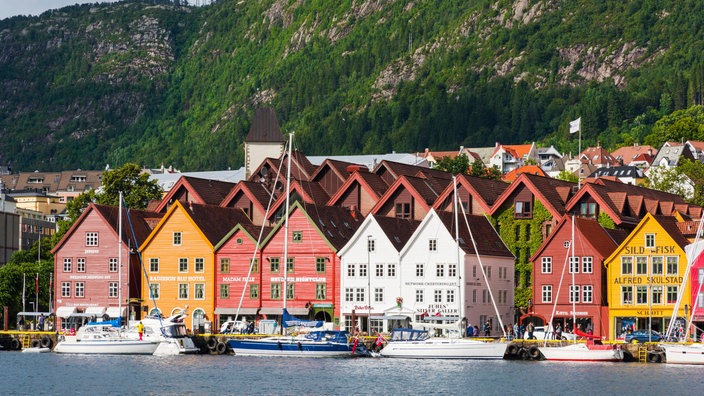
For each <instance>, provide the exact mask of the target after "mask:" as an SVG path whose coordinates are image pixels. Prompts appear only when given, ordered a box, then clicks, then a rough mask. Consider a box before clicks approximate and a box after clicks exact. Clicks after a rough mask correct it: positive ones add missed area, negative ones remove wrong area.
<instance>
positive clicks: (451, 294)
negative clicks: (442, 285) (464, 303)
mask: <svg viewBox="0 0 704 396" xmlns="http://www.w3.org/2000/svg"><path fill="white" fill-rule="evenodd" d="M447 302H449V303H453V302H455V291H454V290H448V291H447Z"/></svg>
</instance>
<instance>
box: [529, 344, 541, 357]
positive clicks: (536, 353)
mask: <svg viewBox="0 0 704 396" xmlns="http://www.w3.org/2000/svg"><path fill="white" fill-rule="evenodd" d="M528 355H530V357H531V358H532V359H538V358H539V357H540V349H538V347H537V346H535V345H533V346H532V347H530V348H528Z"/></svg>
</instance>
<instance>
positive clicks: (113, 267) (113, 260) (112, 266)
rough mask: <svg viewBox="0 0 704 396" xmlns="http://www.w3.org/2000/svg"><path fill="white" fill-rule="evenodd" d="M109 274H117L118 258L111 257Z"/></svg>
mask: <svg viewBox="0 0 704 396" xmlns="http://www.w3.org/2000/svg"><path fill="white" fill-rule="evenodd" d="M108 272H117V258H116V257H110V258H109V259H108Z"/></svg>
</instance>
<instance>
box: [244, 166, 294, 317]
mask: <svg viewBox="0 0 704 396" xmlns="http://www.w3.org/2000/svg"><path fill="white" fill-rule="evenodd" d="M283 163H284V161H283V154H282V155H281V160H280V161H279V168H278V169H277V170H276V177H275V178H274V185H273V187H272V188H271V192H270V193H269V202H268V203H267V205H266V211H264V219H263V220H262V226H261V227H259V236H258V237H257V243H256V245H255V246H254V253H253V254H252V258H251V259H250V260H249V270H248V272H247V279H246V280H245V283H244V286H243V287H242V294H241V295H240V302H239V304H238V305H237V312H235V321H237V320H238V319H239V316H240V310H241V309H242V303H243V302H244V296H245V293H246V292H247V286H248V285H249V278H250V277H251V276H252V269H253V268H254V263H255V260H256V259H257V253H258V251H259V246H260V244H261V242H262V238H263V237H264V228H265V226H264V225H265V224H266V222H267V219H268V218H269V211H270V210H271V206H272V204H273V203H274V201H275V198H274V191H275V190H276V183H277V182H278V180H279V176H280V175H281V168H282V167H283ZM265 189H266V187H265ZM262 265H264V263H263V262H262V263H261V265H260V266H259V273H260V274H261V273H263V271H264V269H263V267H262ZM259 295H260V298H261V290H260V294H259ZM255 319H256V318H255Z"/></svg>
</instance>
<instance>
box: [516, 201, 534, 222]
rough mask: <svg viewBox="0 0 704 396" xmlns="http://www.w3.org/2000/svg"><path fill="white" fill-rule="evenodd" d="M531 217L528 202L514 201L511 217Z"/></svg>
mask: <svg viewBox="0 0 704 396" xmlns="http://www.w3.org/2000/svg"><path fill="white" fill-rule="evenodd" d="M531 215H532V211H531V203H530V201H516V203H515V210H514V212H513V216H514V217H516V218H529V217H531Z"/></svg>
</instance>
